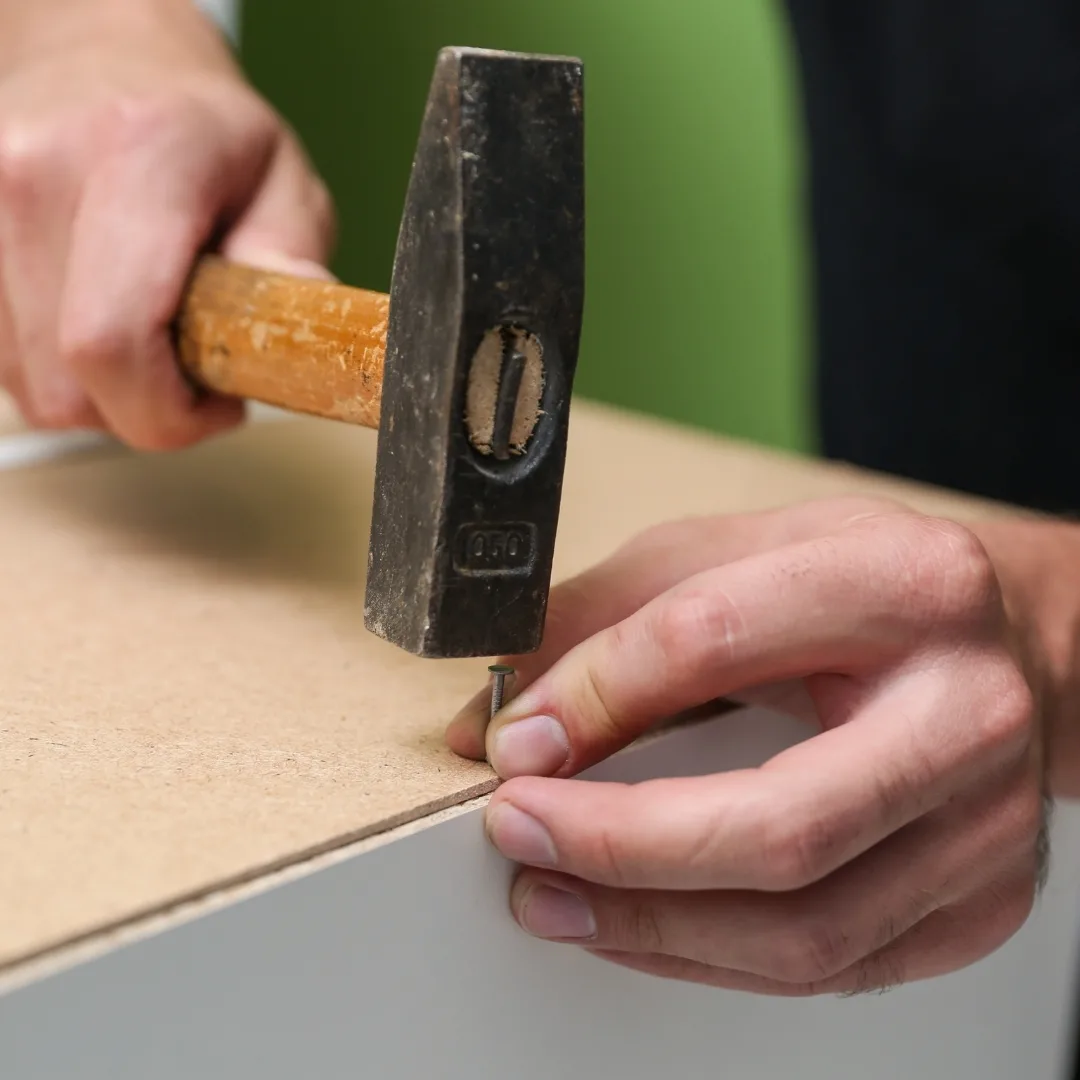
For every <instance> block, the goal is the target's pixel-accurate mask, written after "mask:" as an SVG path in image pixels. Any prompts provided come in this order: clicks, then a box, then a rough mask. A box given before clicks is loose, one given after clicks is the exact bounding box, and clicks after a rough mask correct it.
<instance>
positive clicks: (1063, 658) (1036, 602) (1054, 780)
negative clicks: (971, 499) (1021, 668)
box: [974, 520, 1080, 798]
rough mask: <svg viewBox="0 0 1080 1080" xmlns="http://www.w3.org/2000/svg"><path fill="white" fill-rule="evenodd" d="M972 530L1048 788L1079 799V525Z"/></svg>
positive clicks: (1007, 523) (995, 525) (1012, 524)
mask: <svg viewBox="0 0 1080 1080" xmlns="http://www.w3.org/2000/svg"><path fill="white" fill-rule="evenodd" d="M974 532H975V533H976V534H977V535H978V536H979V539H980V540H981V541H982V543H983V544H984V546H985V547H986V549H987V551H988V553H989V555H990V558H991V560H992V561H993V563H994V567H995V570H996V572H997V576H998V580H999V582H1000V584H1001V589H1002V593H1003V596H1004V600H1005V607H1006V612H1007V614H1008V617H1009V622H1010V625H1011V627H1012V629H1013V631H1014V633H1015V636H1016V646H1017V649H1018V651H1019V653H1020V656H1021V661H1022V663H1023V664H1024V665H1025V668H1026V670H1027V674H1028V678H1029V680H1030V682H1031V684H1032V689H1033V691H1034V693H1035V696H1036V700H1037V702H1038V706H1039V715H1040V718H1041V737H1042V741H1041V747H1040V750H1041V756H1042V761H1043V768H1044V771H1045V775H1046V779H1047V784H1048V787H1049V790H1050V792H1051V793H1052V794H1054V795H1058V796H1064V797H1070V798H1075V797H1080V525H1072V524H1069V523H1066V522H1057V521H1034V520H999V521H992V522H985V523H982V524H979V525H976V526H974Z"/></svg>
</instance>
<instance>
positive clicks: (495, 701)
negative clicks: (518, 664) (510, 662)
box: [488, 664, 514, 716]
mask: <svg viewBox="0 0 1080 1080" xmlns="http://www.w3.org/2000/svg"><path fill="white" fill-rule="evenodd" d="M488 671H490V672H491V676H492V681H491V715H492V716H494V715H495V714H496V713H497V712H498V711H499V710H500V709H501V708H502V704H503V698H504V697H505V695H506V679H507V676H509V675H513V674H514V669H513V668H512V667H507V666H506V665H505V664H492V666H491V667H489V668H488Z"/></svg>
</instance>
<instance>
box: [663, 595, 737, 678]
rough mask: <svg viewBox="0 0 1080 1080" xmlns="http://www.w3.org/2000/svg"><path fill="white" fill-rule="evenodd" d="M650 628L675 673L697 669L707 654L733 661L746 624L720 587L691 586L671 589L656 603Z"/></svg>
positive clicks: (726, 661) (724, 660) (727, 661)
mask: <svg viewBox="0 0 1080 1080" xmlns="http://www.w3.org/2000/svg"><path fill="white" fill-rule="evenodd" d="M651 631H652V637H653V639H654V641H653V644H654V645H655V646H656V648H657V650H658V651H659V652H660V654H661V655H662V656H663V658H664V660H665V662H666V663H667V665H668V666H669V668H670V669H671V670H672V671H673V672H674V673H678V672H681V671H684V670H686V669H690V670H697V669H698V668H699V665H700V663H701V662H702V661H703V660H704V659H705V658H706V657H709V658H712V659H715V660H717V661H719V662H724V663H730V662H731V661H733V660H734V659H735V658H736V653H737V649H738V646H739V643H740V641H741V640H742V639H743V638H744V636H745V624H744V622H743V619H742V616H741V614H740V612H739V609H738V608H737V607H736V605H735V604H734V603H733V602H732V600H731V598H730V597H729V596H728V595H727V594H726V593H724V592H723V591H722V590H720V589H718V588H716V587H715V586H713V587H710V588H704V589H703V588H700V587H694V588H692V589H683V590H681V591H679V592H675V593H672V594H670V595H669V597H667V598H666V599H664V600H662V601H661V602H660V603H659V604H658V606H657V609H656V613H655V616H654V618H653V620H652V622H651ZM673 677H677V674H676V676H673Z"/></svg>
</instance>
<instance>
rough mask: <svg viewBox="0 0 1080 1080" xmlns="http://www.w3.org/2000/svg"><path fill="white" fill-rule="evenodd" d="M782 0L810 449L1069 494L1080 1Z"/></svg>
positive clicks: (1050, 498) (1077, 418) (1060, 498)
mask: <svg viewBox="0 0 1080 1080" xmlns="http://www.w3.org/2000/svg"><path fill="white" fill-rule="evenodd" d="M787 7H788V12H789V15H790V19H791V26H792V27H793V29H794V34H795V40H796V43H797V49H798V57H799V64H800V70H801V73H802V80H803V91H804V101H805V112H806V120H807V127H808V132H809V147H810V163H809V164H810V170H809V175H810V185H811V186H810V206H811V214H812V226H813V238H814V267H815V279H816V280H815V292H816V297H815V299H816V304H815V310H816V322H817V326H816V345H817V348H816V352H817V368H818V378H817V392H818V406H819V416H820V425H821V434H822V439H823V449H824V450H825V452H826V454H828V455H829V456H832V457H840V458H844V459H846V460H849V461H854V462H856V463H858V464H862V465H867V466H870V467H873V468H879V469H884V470H887V471H891V472H895V473H900V474H902V475H906V476H911V477H914V478H917V479H923V480H928V481H931V482H935V483H940V484H946V485H949V486H952V487H956V488H960V489H963V490H968V491H971V492H975V493H979V494H985V495H990V496H995V497H999V498H1004V499H1008V500H1011V501H1014V502H1019V503H1024V504H1028V505H1032V506H1038V507H1041V508H1045V509H1051V510H1066V511H1068V510H1076V509H1080V2H1078V0H869V2H868V0H787Z"/></svg>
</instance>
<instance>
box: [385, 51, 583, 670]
mask: <svg viewBox="0 0 1080 1080" xmlns="http://www.w3.org/2000/svg"><path fill="white" fill-rule="evenodd" d="M584 218H585V192H584V117H583V100H582V65H581V63H580V61H578V60H572V59H565V58H557V57H541V56H530V55H524V54H511V53H496V52H488V51H480V50H472V49H445V50H443V51H442V52H441V53H440V54H439V58H438V63H437V65H436V70H435V75H434V79H433V80H432V84H431V90H430V93H429V96H428V102H427V109H426V112H425V115H424V121H423V126H422V129H421V133H420V138H419V142H418V145H417V150H416V155H415V158H414V160H413V169H412V177H411V180H410V183H409V189H408V195H407V198H406V203H405V210H404V214H403V217H402V222H401V230H400V233H399V237H398V246H397V255H396V258H395V261H394V274H393V282H392V285H391V290H390V321H389V329H388V336H387V348H386V369H385V374H384V377H383V391H382V416H381V421H380V425H379V443H378V456H377V461H376V470H375V504H374V513H373V517H372V528H371V546H370V549H369V554H368V580H367V597H366V602H365V613H364V614H365V623H366V625H367V627H368V629H369V630H371V631H373V632H374V633H376V634H378V635H379V636H380V637H383V638H385V639H386V640H388V641H390V642H393V643H394V644H395V645H398V646H400V647H401V648H403V649H406V650H408V651H409V652H411V653H414V654H416V655H419V656H428V657H465V656H493V655H497V654H501V653H525V652H530V651H533V650H535V649H536V648H537V647H538V646H539V645H540V641H541V637H542V633H543V624H544V616H545V613H546V609H547V599H548V589H549V586H550V580H551V561H552V554H553V549H554V545H555V533H556V528H557V525H558V518H559V502H560V496H561V492H562V479H563V463H564V459H565V450H566V436H567V428H568V419H569V417H568V413H569V407H570V391H571V384H572V381H573V376H574V370H575V368H576V365H577V355H578V339H579V337H580V332H581V320H582V308H583V304H584V291H585V280H584V279H585V238H584V231H585V230H584Z"/></svg>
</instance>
